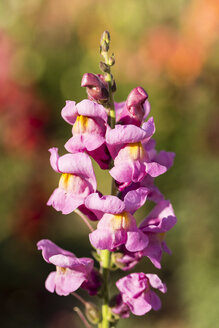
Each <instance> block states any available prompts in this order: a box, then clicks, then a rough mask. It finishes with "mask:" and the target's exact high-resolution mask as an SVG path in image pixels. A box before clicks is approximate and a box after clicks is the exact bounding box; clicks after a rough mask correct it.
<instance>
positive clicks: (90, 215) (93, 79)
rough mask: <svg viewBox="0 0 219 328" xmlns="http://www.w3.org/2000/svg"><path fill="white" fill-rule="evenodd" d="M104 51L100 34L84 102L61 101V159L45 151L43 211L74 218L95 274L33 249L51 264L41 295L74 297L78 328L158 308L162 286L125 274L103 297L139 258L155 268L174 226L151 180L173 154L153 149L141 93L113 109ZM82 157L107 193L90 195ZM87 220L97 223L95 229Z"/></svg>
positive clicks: (84, 261)
mask: <svg viewBox="0 0 219 328" xmlns="http://www.w3.org/2000/svg"><path fill="white" fill-rule="evenodd" d="M109 48H110V34H109V32H107V31H105V32H104V33H103V34H102V37H101V41H100V53H101V56H102V57H103V60H104V61H101V62H100V69H101V70H102V72H103V74H93V73H85V74H84V75H83V77H82V81H81V86H82V87H85V88H86V92H87V97H88V99H84V100H82V101H81V102H79V103H77V104H76V102H75V101H71V100H69V101H66V105H65V107H64V108H63V109H62V112H61V115H62V117H63V119H64V120H65V121H66V122H67V123H69V124H70V125H72V137H71V138H70V139H69V140H68V141H67V142H66V144H65V148H66V150H67V151H68V153H67V154H65V155H63V156H59V154H58V148H56V147H53V148H50V149H49V151H50V163H51V166H52V168H53V170H54V171H56V172H57V173H58V174H60V175H61V176H60V179H59V184H58V187H57V188H56V189H55V190H54V191H53V193H52V195H51V196H50V198H49V200H48V202H47V205H51V206H53V207H54V208H55V209H56V210H57V211H61V212H62V214H69V213H72V212H75V213H77V214H78V215H79V216H80V217H81V219H82V220H83V221H84V223H85V224H86V225H87V227H88V229H89V240H90V243H91V245H92V246H93V247H94V248H95V250H96V251H95V252H93V253H92V254H93V257H94V259H96V260H97V262H99V266H100V268H99V270H98V269H97V268H95V262H94V260H93V259H91V258H87V257H82V258H78V257H76V255H75V254H74V253H72V252H70V251H67V250H65V249H62V248H61V247H59V246H57V245H56V244H55V243H53V242H52V241H50V240H47V239H44V240H41V241H39V242H38V243H37V247H38V249H39V250H41V251H42V256H43V258H44V260H45V261H46V262H47V263H51V264H53V265H54V266H55V271H52V272H51V273H50V274H49V276H48V278H47V280H46V283H45V286H46V289H47V290H48V291H50V292H51V293H53V292H56V293H57V294H58V295H60V296H67V295H70V294H72V295H74V296H75V297H76V298H77V299H78V300H79V301H80V302H81V303H82V305H84V307H85V315H84V314H83V313H82V312H81V310H80V309H79V308H75V311H76V312H77V313H78V315H79V317H80V318H81V320H82V322H83V323H84V325H85V327H86V328H91V327H93V326H98V328H113V327H114V326H115V325H116V324H117V322H118V320H119V319H120V318H128V317H129V316H130V313H131V312H132V313H133V314H135V315H144V314H146V313H147V312H148V311H150V310H151V309H153V310H155V311H157V310H159V309H160V307H161V301H160V298H159V296H158V295H156V293H155V292H154V291H153V289H157V290H158V291H160V292H162V293H165V292H166V286H165V284H164V283H163V282H162V281H161V280H160V279H159V277H158V276H157V275H155V274H150V273H149V274H148V273H147V274H146V273H144V272H141V273H137V272H136V273H131V274H128V275H125V276H124V277H123V278H121V279H120V280H118V281H117V282H116V287H117V289H118V291H119V293H118V294H116V295H110V288H109V285H110V272H112V271H114V270H116V269H121V270H123V271H127V270H130V269H132V268H133V267H134V266H135V265H136V264H137V263H138V262H139V261H140V260H141V259H142V258H144V257H147V258H148V259H149V260H150V261H151V262H152V263H153V265H154V266H155V267H156V268H158V269H160V268H161V257H162V253H163V252H166V253H169V254H170V252H171V251H170V250H169V248H168V247H167V245H166V243H165V240H164V237H165V234H166V232H167V231H169V230H170V229H171V228H172V227H173V226H174V225H175V223H176V217H175V214H174V211H173V208H172V205H171V203H170V201H168V200H165V199H164V196H163V194H162V193H161V192H160V191H159V189H158V188H157V187H156V186H155V185H154V179H155V178H156V177H157V176H159V175H161V174H163V173H165V172H166V171H167V170H168V169H169V168H170V167H171V166H172V164H173V160H174V153H171V152H165V151H161V152H157V151H156V149H155V145H156V143H155V141H154V140H153V139H152V137H153V134H154V132H155V124H154V120H153V117H151V118H149V119H148V120H147V121H146V118H147V117H148V115H149V113H150V103H149V101H148V94H147V92H146V91H145V90H144V89H143V88H142V87H136V88H134V89H133V90H132V91H131V92H130V93H129V95H128V97H127V100H126V101H124V102H121V103H116V102H115V103H114V97H113V93H114V92H115V91H116V84H115V80H114V78H113V75H112V73H111V67H112V66H113V65H114V63H115V59H114V55H111V56H110V55H109ZM90 157H92V158H93V160H95V161H96V162H97V164H98V165H99V166H100V168H101V169H102V170H109V174H110V175H111V177H112V183H111V194H110V195H102V194H101V193H100V191H99V190H98V186H97V181H96V176H95V172H94V169H93V164H92V161H91V158H90ZM147 199H149V200H150V201H152V202H154V203H155V204H156V205H155V206H154V207H153V209H152V211H151V212H150V213H149V215H148V216H147V217H146V218H144V219H143V221H142V222H141V223H140V225H137V222H136V219H135V217H134V213H135V212H136V211H137V210H138V209H139V208H140V207H142V206H143V205H144V204H145V202H146V200H147ZM90 221H93V222H95V221H96V222H97V225H96V228H93V226H94V225H93V224H92V225H91V224H90ZM73 224H74V223H73ZM79 288H82V289H84V290H86V292H87V293H88V294H89V295H90V296H95V295H97V296H99V297H100V298H101V299H102V304H101V308H100V307H97V306H96V305H95V304H94V303H93V302H87V301H86V300H84V299H83V298H82V297H81V296H80V295H78V294H76V293H75V291H77V290H78V289H79ZM152 288H153V289H152ZM90 323H91V325H92V326H91V325H90Z"/></svg>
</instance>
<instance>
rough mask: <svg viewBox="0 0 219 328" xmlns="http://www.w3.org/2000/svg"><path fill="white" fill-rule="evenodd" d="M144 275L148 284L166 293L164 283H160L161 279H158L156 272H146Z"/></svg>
mask: <svg viewBox="0 0 219 328" xmlns="http://www.w3.org/2000/svg"><path fill="white" fill-rule="evenodd" d="M146 277H147V278H148V279H149V282H150V285H151V286H152V287H153V288H156V289H158V290H159V291H161V292H162V293H166V291H167V287H166V285H165V284H164V283H162V281H161V280H160V278H159V277H158V276H157V275H156V274H153V273H147V274H146Z"/></svg>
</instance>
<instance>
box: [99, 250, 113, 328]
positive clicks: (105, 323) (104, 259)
mask: <svg viewBox="0 0 219 328" xmlns="http://www.w3.org/2000/svg"><path fill="white" fill-rule="evenodd" d="M100 257H101V265H102V274H103V305H102V326H101V328H109V319H110V318H109V317H110V311H109V288H108V279H109V268H110V260H111V254H110V251H108V249H105V250H102V251H101V253H100Z"/></svg>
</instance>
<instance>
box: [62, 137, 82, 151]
mask: <svg viewBox="0 0 219 328" xmlns="http://www.w3.org/2000/svg"><path fill="white" fill-rule="evenodd" d="M64 147H65V149H66V150H67V151H68V152H69V153H72V154H75V153H78V152H82V151H85V149H86V148H85V146H84V143H83V139H82V135H81V134H76V135H74V136H73V137H71V138H70V139H69V140H68V141H67V142H66V143H65V145H64Z"/></svg>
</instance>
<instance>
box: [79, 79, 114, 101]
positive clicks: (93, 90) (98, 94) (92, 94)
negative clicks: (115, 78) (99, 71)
mask: <svg viewBox="0 0 219 328" xmlns="http://www.w3.org/2000/svg"><path fill="white" fill-rule="evenodd" d="M81 86H82V87H86V90H87V95H88V99H89V100H92V101H96V102H104V101H107V99H108V97H109V92H108V90H107V86H106V85H105V84H104V83H103V81H102V79H101V78H100V77H99V76H98V75H95V74H93V73H85V74H84V75H83V77H82V80H81Z"/></svg>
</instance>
